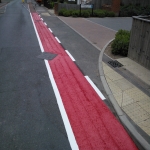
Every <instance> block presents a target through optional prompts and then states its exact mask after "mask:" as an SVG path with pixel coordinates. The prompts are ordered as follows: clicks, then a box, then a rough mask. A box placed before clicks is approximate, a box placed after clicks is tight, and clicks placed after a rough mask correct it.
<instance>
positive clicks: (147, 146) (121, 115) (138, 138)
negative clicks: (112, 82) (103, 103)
mask: <svg viewBox="0 0 150 150" xmlns="http://www.w3.org/2000/svg"><path fill="white" fill-rule="evenodd" d="M113 40H114V39H112V40H110V41H109V42H108V43H107V44H106V45H105V46H104V47H103V49H102V50H101V52H100V56H99V73H100V79H101V81H102V84H103V87H104V89H105V92H106V94H107V95H108V97H109V100H110V102H111V103H112V105H113V107H114V109H115V111H116V113H117V115H118V117H119V119H120V121H121V122H122V123H123V125H124V126H125V127H126V128H127V130H128V131H129V132H130V134H131V135H132V136H133V137H134V139H135V140H136V141H135V142H136V143H137V145H140V147H142V148H144V149H145V150H150V144H149V143H148V142H147V141H146V140H145V139H144V138H143V137H142V136H141V135H140V134H139V133H138V131H137V130H136V128H135V127H134V126H133V125H132V123H131V122H130V121H129V119H128V118H127V116H126V114H125V113H124V112H123V111H122V109H121V108H120V106H119V105H118V103H117V101H116V99H115V97H114V96H113V94H112V92H111V90H110V88H109V86H108V84H107V81H106V78H105V74H104V70H103V65H102V58H103V54H104V51H105V49H106V47H107V46H108V45H109V43H110V42H112V41H113Z"/></svg>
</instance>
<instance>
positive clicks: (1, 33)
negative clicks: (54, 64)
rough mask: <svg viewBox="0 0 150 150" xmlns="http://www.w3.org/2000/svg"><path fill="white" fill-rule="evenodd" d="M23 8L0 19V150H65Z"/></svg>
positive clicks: (13, 5) (12, 6)
mask: <svg viewBox="0 0 150 150" xmlns="http://www.w3.org/2000/svg"><path fill="white" fill-rule="evenodd" d="M40 54H41V50H40V47H39V43H38V41H37V37H36V34H35V31H34V28H33V24H32V21H31V17H30V14H29V11H28V6H27V5H26V4H22V3H21V0H19V1H18V0H14V1H12V2H10V3H9V4H8V5H7V7H6V11H5V13H4V14H1V15H0V150H15V149H16V150H50V149H52V150H63V149H64V150H69V149H71V148H70V144H69V142H68V138H67V135H66V131H65V129H64V124H63V122H62V118H61V116H60V112H59V109H58V105H57V102H56V98H55V95H54V93H53V89H52V86H51V83H50V80H49V77H48V73H47V70H46V67H45V64H44V61H43V60H42V59H39V58H38V56H39V55H40Z"/></svg>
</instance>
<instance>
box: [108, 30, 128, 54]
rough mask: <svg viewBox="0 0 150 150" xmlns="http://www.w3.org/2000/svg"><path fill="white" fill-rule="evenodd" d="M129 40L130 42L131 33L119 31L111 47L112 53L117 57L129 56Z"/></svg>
mask: <svg viewBox="0 0 150 150" xmlns="http://www.w3.org/2000/svg"><path fill="white" fill-rule="evenodd" d="M129 40H130V32H129V31H126V30H119V31H118V32H117V33H116V35H115V39H114V41H113V43H112V45H111V47H112V53H113V54H115V55H122V56H127V55H128V48H129Z"/></svg>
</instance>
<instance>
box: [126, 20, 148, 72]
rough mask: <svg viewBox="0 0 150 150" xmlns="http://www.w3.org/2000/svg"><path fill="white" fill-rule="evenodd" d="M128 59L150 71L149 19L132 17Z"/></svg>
mask: <svg viewBox="0 0 150 150" xmlns="http://www.w3.org/2000/svg"><path fill="white" fill-rule="evenodd" d="M128 57H129V58H131V59H132V60H134V61H136V62H137V63H139V64H141V65H142V66H144V67H145V68H147V69H149V70H150V17H143V18H141V17H133V23H132V30H131V36H130V44H129V51H128Z"/></svg>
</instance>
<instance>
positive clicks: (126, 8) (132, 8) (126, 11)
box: [120, 4, 150, 17]
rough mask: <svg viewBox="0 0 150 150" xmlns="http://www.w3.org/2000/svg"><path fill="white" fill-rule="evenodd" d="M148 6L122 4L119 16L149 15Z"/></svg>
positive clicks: (149, 8) (149, 9)
mask: <svg viewBox="0 0 150 150" xmlns="http://www.w3.org/2000/svg"><path fill="white" fill-rule="evenodd" d="M149 14H150V6H146V7H142V6H140V5H133V4H129V5H123V6H121V10H120V16H121V17H132V16H137V15H149Z"/></svg>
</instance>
